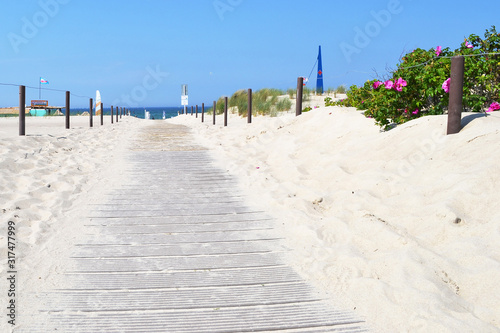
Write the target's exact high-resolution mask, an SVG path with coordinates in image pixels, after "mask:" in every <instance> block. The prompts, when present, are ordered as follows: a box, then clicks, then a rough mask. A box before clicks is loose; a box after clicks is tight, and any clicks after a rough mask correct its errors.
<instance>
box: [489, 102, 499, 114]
mask: <svg viewBox="0 0 500 333" xmlns="http://www.w3.org/2000/svg"><path fill="white" fill-rule="evenodd" d="M496 110H500V104H498V102H493V103H491V105H490V108H489V109H488V112H492V111H496Z"/></svg>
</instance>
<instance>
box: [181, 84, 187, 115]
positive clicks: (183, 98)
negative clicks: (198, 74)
mask: <svg viewBox="0 0 500 333" xmlns="http://www.w3.org/2000/svg"><path fill="white" fill-rule="evenodd" d="M181 88H182V93H181V105H182V106H184V114H186V113H187V106H188V105H189V99H188V86H187V84H183V85H182V86H181Z"/></svg>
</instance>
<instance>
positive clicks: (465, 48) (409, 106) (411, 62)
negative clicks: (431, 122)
mask: <svg viewBox="0 0 500 333" xmlns="http://www.w3.org/2000/svg"><path fill="white" fill-rule="evenodd" d="M499 51H500V34H499V33H497V32H496V29H495V27H494V26H493V27H492V28H491V29H490V30H486V33H485V35H484V39H482V38H480V37H479V36H476V35H474V34H472V35H470V36H469V38H467V39H465V41H464V42H463V43H462V44H461V46H460V48H458V49H456V50H455V51H451V50H450V49H449V48H447V47H446V48H445V47H442V46H438V47H436V49H430V50H427V51H426V50H423V49H416V50H414V51H412V52H410V53H407V54H406V55H404V56H403V57H402V58H401V62H400V63H399V64H398V68H397V69H396V70H395V71H394V72H393V73H392V75H391V77H388V78H386V79H385V80H384V81H383V82H382V81H380V80H371V81H367V82H366V83H365V84H364V85H363V86H362V87H357V86H351V87H350V88H349V91H348V92H347V96H348V98H347V99H346V100H343V101H339V102H332V101H329V103H327V105H342V106H353V107H356V108H358V109H361V110H366V111H365V115H366V116H367V117H371V118H374V119H375V121H376V122H377V124H378V125H380V126H381V127H383V128H384V129H388V128H390V127H391V126H394V125H397V124H402V123H404V122H406V121H408V120H411V119H415V118H418V117H421V116H424V115H436V114H443V113H444V112H445V111H446V110H447V108H448V102H449V94H448V93H449V84H450V67H451V59H450V58H451V57H452V56H455V55H466V57H465V73H464V76H465V79H464V98H463V105H464V108H465V110H466V111H474V112H479V111H483V110H485V109H486V108H488V106H489V109H488V111H495V110H500V104H498V102H497V101H500V56H499V55H491V54H490V53H498V52H499ZM436 55H437V56H436ZM382 86H383V87H382ZM495 103H496V104H495ZM410 110H414V111H410Z"/></svg>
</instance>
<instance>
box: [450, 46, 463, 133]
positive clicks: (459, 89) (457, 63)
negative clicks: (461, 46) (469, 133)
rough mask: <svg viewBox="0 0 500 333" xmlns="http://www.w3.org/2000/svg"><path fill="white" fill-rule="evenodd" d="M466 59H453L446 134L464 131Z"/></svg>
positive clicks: (458, 57) (456, 57)
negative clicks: (463, 101)
mask: <svg viewBox="0 0 500 333" xmlns="http://www.w3.org/2000/svg"><path fill="white" fill-rule="evenodd" d="M464 59H465V58H464V57H463V56H455V57H453V58H451V81H450V100H449V104H448V129H447V132H446V134H455V133H458V132H460V130H461V129H462V110H463V105H462V100H463V93H464V70H465V61H464Z"/></svg>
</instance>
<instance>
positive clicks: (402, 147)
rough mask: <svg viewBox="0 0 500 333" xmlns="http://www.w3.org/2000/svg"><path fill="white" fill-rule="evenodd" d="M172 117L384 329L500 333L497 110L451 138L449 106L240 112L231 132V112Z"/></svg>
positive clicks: (322, 284)
mask: <svg viewBox="0 0 500 333" xmlns="http://www.w3.org/2000/svg"><path fill="white" fill-rule="evenodd" d="M310 104H311V105H312V106H314V104H315V103H314V102H312V103H310ZM317 104H318V105H320V102H318V103H317ZM467 116H468V114H464V117H467ZM169 121H171V122H174V123H180V124H188V125H189V126H191V127H192V128H193V129H194V131H195V132H196V135H197V137H198V138H199V140H200V141H201V142H202V143H203V144H204V145H207V146H209V147H210V148H212V149H213V150H214V151H215V152H216V155H217V158H218V161H219V163H220V165H221V166H222V167H224V168H226V170H227V171H228V172H229V173H231V174H234V175H237V176H238V177H239V179H240V181H241V184H242V187H243V188H245V189H246V190H247V193H248V194H249V195H250V196H251V197H252V198H253V200H255V202H256V203H258V204H259V205H260V206H261V207H263V208H264V209H266V210H267V211H269V212H271V213H272V214H273V215H274V217H275V218H276V220H277V222H278V224H279V225H281V226H282V231H283V234H284V235H285V236H286V238H287V241H288V246H289V247H290V248H291V249H293V251H292V252H291V255H290V262H291V263H292V264H293V266H294V267H296V268H297V270H298V271H299V272H300V273H301V274H302V275H303V276H304V277H306V278H307V279H309V280H310V281H312V282H313V283H314V284H315V285H316V286H318V287H319V288H322V289H323V290H324V291H325V293H327V294H328V295H329V296H330V297H331V299H332V300H333V301H335V302H336V303H337V304H339V305H340V306H342V307H344V308H350V309H354V310H355V311H356V312H358V313H359V314H360V315H361V316H362V317H364V318H365V319H366V320H367V322H368V324H369V325H371V326H372V327H373V328H374V329H375V330H377V331H380V332H407V331H411V332H472V331H474V332H497V331H499V330H500V315H499V314H500V287H499V286H498V283H499V282H498V281H499V279H500V225H499V224H498V222H499V220H500V209H499V208H498V207H499V206H498V203H497V202H498V200H499V199H500V195H499V194H500V190H499V188H498V187H499V186H500V173H499V172H498V170H499V167H498V166H499V165H500V154H499V153H498V151H499V148H500V147H499V142H500V133H499V129H500V113H493V114H492V115H491V116H490V117H487V118H484V117H480V118H476V119H474V120H473V121H472V122H470V123H469V124H468V125H467V126H466V127H465V128H464V129H463V130H462V132H461V133H460V134H457V135H452V136H446V135H445V132H446V121H447V118H446V116H433V117H424V118H420V119H418V120H415V121H412V122H409V123H407V124H404V125H402V126H400V127H398V128H395V129H393V130H391V131H389V132H385V133H381V132H380V131H379V128H378V127H377V126H376V125H374V123H373V121H372V120H370V119H367V118H365V117H364V116H363V115H362V114H361V112H359V111H357V110H355V109H352V108H338V107H326V108H325V107H324V106H323V107H320V108H318V109H315V110H313V111H311V112H308V113H304V114H303V115H301V116H300V117H295V115H294V114H286V115H284V116H280V117H276V118H270V117H262V116H261V117H254V121H253V123H252V124H247V123H246V118H245V119H242V118H239V117H237V116H235V115H231V116H230V118H229V121H228V122H229V125H228V127H226V128H224V127H223V126H222V124H223V119H222V117H221V116H218V117H217V125H216V126H213V125H212V118H211V116H207V118H206V122H205V123H203V124H202V123H201V121H200V119H199V118H198V119H196V118H194V117H193V116H190V115H187V116H180V117H177V118H174V119H172V120H169Z"/></svg>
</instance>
